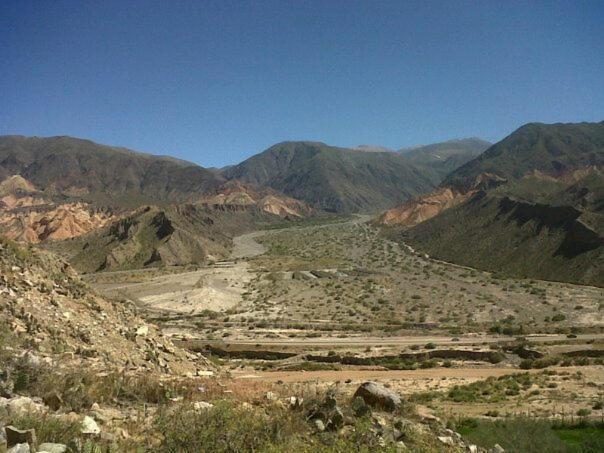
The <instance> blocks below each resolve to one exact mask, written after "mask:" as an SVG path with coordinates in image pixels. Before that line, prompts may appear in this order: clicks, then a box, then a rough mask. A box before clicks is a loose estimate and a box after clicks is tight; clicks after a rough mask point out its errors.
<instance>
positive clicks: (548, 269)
mask: <svg viewBox="0 0 604 453" xmlns="http://www.w3.org/2000/svg"><path fill="white" fill-rule="evenodd" d="M603 163H604V122H601V123H577V124H551V125H546V124H538V123H535V124H527V125H525V126H522V127H521V128H519V129H518V130H516V131H514V132H513V133H512V134H510V135H509V136H508V137H506V138H505V139H503V140H502V141H500V142H498V143H496V144H495V145H493V146H491V147H490V148H489V149H488V150H486V151H485V152H484V153H483V154H481V155H480V156H478V157H477V158H475V159H473V160H470V161H469V162H467V163H466V164H465V165H462V166H461V167H459V168H458V169H456V170H454V171H453V172H452V173H450V174H449V175H448V176H447V177H446V178H445V179H444V180H443V182H442V183H441V184H440V186H439V187H438V189H437V190H436V191H435V192H433V193H432V194H427V195H426V194H425V195H423V196H420V197H418V198H416V199H413V200H410V201H408V202H406V203H404V204H403V205H400V206H398V207H396V208H393V209H391V210H389V211H387V212H386V213H384V214H383V215H382V216H381V217H380V223H382V224H384V225H387V226H388V233H387V234H388V235H390V236H391V237H393V238H397V239H399V240H402V241H405V242H407V243H409V244H411V245H412V246H413V247H416V248H418V249H419V250H421V251H423V252H427V253H429V254H430V255H431V256H434V257H436V258H439V259H443V260H446V261H451V262H456V263H459V264H464V265H468V266H473V267H478V268H482V269H486V270H491V271H497V272H502V273H504V274H508V275H513V276H520V277H532V278H540V279H550V280H561V281H569V282H576V283H584V284H592V285H598V286H601V285H602V284H604V174H603V172H602V164H603Z"/></svg>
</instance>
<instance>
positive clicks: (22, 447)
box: [6, 444, 32, 453]
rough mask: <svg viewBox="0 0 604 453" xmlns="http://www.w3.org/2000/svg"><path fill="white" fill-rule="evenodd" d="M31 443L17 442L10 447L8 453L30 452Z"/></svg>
mask: <svg viewBox="0 0 604 453" xmlns="http://www.w3.org/2000/svg"><path fill="white" fill-rule="evenodd" d="M31 451H32V450H31V448H29V444H17V445H14V446H12V447H11V448H9V449H8V450H7V451H6V453H30V452H31Z"/></svg>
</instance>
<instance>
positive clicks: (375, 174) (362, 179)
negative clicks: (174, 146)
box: [0, 123, 604, 453]
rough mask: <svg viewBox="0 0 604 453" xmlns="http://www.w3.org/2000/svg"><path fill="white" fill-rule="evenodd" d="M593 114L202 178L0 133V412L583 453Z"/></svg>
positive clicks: (155, 427) (74, 145)
mask: <svg viewBox="0 0 604 453" xmlns="http://www.w3.org/2000/svg"><path fill="white" fill-rule="evenodd" d="M603 126H604V123H598V124H592V125H589V126H586V125H584V124H579V125H563V126H559V125H551V126H549V125H527V126H524V127H521V128H520V129H519V130H518V131H516V132H514V133H513V134H511V135H510V137H508V138H506V139H505V140H503V141H501V142H499V143H497V144H495V145H493V146H490V147H489V145H490V144H489V143H488V142H485V141H482V140H479V139H463V140H450V141H446V142H442V143H436V144H433V145H426V146H420V147H412V148H410V149H402V150H400V151H393V150H390V149H386V148H383V147H381V148H380V147H377V148H376V147H372V146H369V145H367V146H361V147H357V148H353V149H346V148H339V147H333V146H329V145H325V144H323V143H318V142H283V143H279V144H277V145H274V146H272V147H270V148H269V149H267V150H265V151H263V152H262V153H260V154H258V155H256V156H252V157H251V158H249V159H247V160H246V161H244V162H242V163H240V164H239V165H236V166H230V167H226V168H225V169H212V170H207V169H204V168H202V167H200V166H197V165H196V164H192V163H189V162H184V161H178V160H174V159H171V158H166V157H158V156H151V155H146V154H143V153H137V152H134V151H130V150H126V149H122V148H114V147H106V146H103V145H97V144H95V143H92V142H89V141H83V140H79V139H73V138H70V137H53V138H48V139H40V138H27V137H4V138H2V137H0V169H2V171H3V172H4V173H6V175H7V176H6V178H5V179H4V180H3V181H0V195H2V198H1V200H0V231H2V233H3V234H4V236H6V237H7V238H6V239H4V238H0V266H1V268H2V275H0V299H2V302H3V304H2V305H0V309H1V313H2V315H3V316H2V318H1V319H0V340H1V342H0V355H2V357H6V359H5V361H6V363H7V365H6V368H7V370H8V372H7V373H4V374H2V373H0V397H2V398H1V399H0V422H2V417H3V412H2V411H3V410H4V411H5V412H7V411H9V414H8V419H9V420H11V423H14V424H16V425H17V426H19V427H24V428H29V427H31V426H32V424H33V426H36V430H37V432H40V433H41V436H42V438H43V439H45V440H47V441H48V440H52V441H57V440H58V441H61V442H63V441H64V442H65V443H66V444H67V443H69V442H72V441H73V440H74V439H76V441H77V442H81V441H85V442H88V443H90V442H91V443H90V445H96V446H102V448H104V449H105V450H101V451H108V452H109V451H138V450H139V449H140V447H141V446H145V447H150V448H159V451H215V450H216V449H217V451H239V450H245V451H250V450H254V451H255V448H254V447H250V445H254V440H249V439H247V440H245V441H244V443H243V444H239V443H238V438H237V439H236V440H235V439H232V440H230V441H228V442H229V443H228V445H230V447H229V448H231V449H230V450H229V449H226V450H224V449H222V450H221V447H219V446H218V445H222V444H221V442H222V440H220V439H221V435H220V434H217V433H215V432H211V430H212V429H213V428H212V426H228V428H227V431H228V432H231V431H232V432H239V430H241V429H243V430H245V431H246V432H247V431H250V432H252V433H253V434H252V436H256V437H254V439H255V438H257V437H258V438H263V439H265V440H263V441H262V442H265V443H264V444H263V445H264V446H265V447H266V448H263V449H260V451H273V450H271V449H270V448H269V447H267V445H269V444H275V445H279V447H278V448H277V449H276V450H274V451H284V449H289V447H286V445H303V446H304V449H303V450H302V451H316V448H315V447H316V446H317V445H321V448H323V449H322V450H321V449H320V450H319V451H338V452H340V451H342V452H344V451H356V450H361V451H380V450H383V451H397V452H398V451H420V452H437V451H438V452H440V451H451V452H460V451H469V452H474V453H475V452H481V453H484V452H489V453H490V452H495V451H496V452H497V453H501V450H498V449H497V448H496V445H499V444H504V445H511V447H510V451H525V449H524V447H523V448H519V447H515V446H514V445H520V444H521V443H522V442H524V443H522V445H527V443H526V442H528V441H527V440H526V439H515V440H514V441H513V442H511V441H510V435H509V433H511V432H517V431H519V430H520V431H521V432H523V433H525V434H523V435H524V436H528V437H529V438H530V437H531V436H532V435H533V431H534V430H535V429H542V430H543V432H542V433H541V434H539V436H540V437H539V438H547V439H549V441H551V442H553V443H554V444H555V445H557V446H558V447H559V448H558V450H554V451H573V450H568V449H567V444H566V443H562V444H561V443H560V442H562V441H561V440H560V439H558V437H552V436H555V434H554V433H555V432H557V431H556V430H557V429H559V430H562V431H564V430H565V432H567V434H568V435H569V436H575V437H577V436H579V442H580V443H581V445H583V447H582V448H584V450H580V451H598V448H596V449H595V450H593V449H591V450H590V448H591V446H590V445H592V442H596V444H597V443H598V442H600V443H601V442H602V439H601V438H602V436H601V432H602V430H601V423H600V422H601V417H602V410H603V409H602V407H603V406H602V400H603V399H604V362H603V360H604V285H603V284H602V270H603V269H604V267H603V261H602V259H601V256H602V250H603V247H602V244H604V243H603V242H602V234H601V231H602V202H601V200H602V171H601V165H600V160H599V159H600V158H599V157H598V156H599V154H598V153H599V152H601V149H600V148H598V146H600V145H599V143H600V141H601V137H600V132H601V130H602V127H603ZM535 133H536V134H537V135H538V137H539V140H538V141H537V144H536V145H535V144H534V134H535ZM585 133H587V134H589V136H590V138H585V137H584V136H583V134H585ZM560 134H562V135H563V136H561V135H560ZM564 134H566V135H564ZM569 137H570V138H569ZM573 140H576V141H577V143H578V144H577V146H578V148H580V149H581V150H582V152H574V151H573V150H572V149H571V148H572V147H569V146H567V145H568V142H569V141H570V142H572V141H573ZM559 141H561V143H562V144H560V143H558V142H559ZM510 143H511V144H510ZM542 144H543V146H541V145H542ZM487 148H488V149H487ZM485 149H486V151H484V150H485ZM493 150H494V151H493ZM519 150H521V151H519ZM483 151H484V152H483ZM521 152H522V153H528V154H529V155H530V156H531V157H532V159H533V160H532V162H529V164H527V165H526V167H527V168H525V167H524V166H522V165H520V164H517V165H516V167H518V168H520V170H519V171H518V172H516V171H515V170H514V168H515V167H514V166H511V167H510V166H508V165H507V164H508V161H514V160H515V159H518V156H517V154H519V153H521ZM481 153H482V154H481ZM502 155H505V156H507V158H506V159H507V160H506V159H503V158H502V157H501V156H502ZM523 162H524V161H523ZM107 166H109V168H110V169H108V168H106V167H107ZM553 167H555V169H553ZM66 169H68V170H69V172H68V173H69V174H68V175H67V176H66V175H64V174H63V173H62V172H63V171H65V170H66ZM111 169H113V170H111ZM24 175H25V176H24ZM401 203H402V204H401ZM385 209H387V210H385ZM11 239H13V240H16V241H18V242H13V240H11ZM4 302H5V303H4ZM21 351H25V352H21ZM0 367H1V365H0ZM0 371H2V369H0ZM367 389H371V390H367ZM4 395H6V396H4ZM359 395H362V396H359ZM376 395H378V396H376ZM379 395H382V396H379ZM384 395H386V396H384ZM24 398H25V399H24ZM376 398H378V399H377V400H376ZM380 398H386V402H384V401H383V400H380ZM20 401H25V402H26V403H27V404H31V405H34V406H27V407H28V408H30V407H34V408H36V409H35V411H33V409H32V411H33V412H32V411H28V412H26V413H27V414H29V415H28V416H30V417H31V418H26V419H22V418H19V417H20V415H22V412H17V411H16V409H12V407H13V406H15V405H18V404H21V403H19V402H20ZM26 403H23V404H26ZM36 404H37V406H36ZM384 404H385V405H384ZM3 408H8V409H3ZM10 411H13V412H10ZM40 413H43V414H49V415H48V417H49V418H48V419H46V418H40V417H41V416H40ZM72 414H73V415H72ZM43 417H46V415H44V416H43ZM82 417H83V418H82ZM87 417H88V418H91V419H92V420H93V421H95V420H98V421H99V422H100V424H101V425H102V430H103V434H104V436H105V437H103V436H98V435H97V434H98V432H96V428H95V433H96V434H94V435H93V436H92V437H90V438H85V437H82V436H83V435H85V436H87V435H88V434H93V433H87V432H86V433H84V432H83V431H81V429H84V430H88V427H84V428H80V427H79V426H80V425H82V426H83V424H86V423H88V424H89V423H91V422H90V420H88V418H87ZM175 417H177V418H178V419H179V420H180V423H177V424H176V425H175V424H174V423H173V420H174V419H175ZM575 417H577V418H575ZM577 420H578V421H577ZM54 423H63V424H65V426H67V427H69V430H73V431H77V432H78V433H80V434H77V433H76V434H72V431H69V432H68V433H67V434H66V432H65V431H61V430H60V429H58V428H54V426H56V425H54ZM95 423H96V422H95ZM181 425H182V426H183V427H186V432H184V431H182V430H181V428H180V426H181ZM61 426H63V425H61ZM268 426H273V427H274V428H270V430H269V431H270V432H271V433H273V434H269V435H268V436H267V435H266V432H267V431H266V428H267V427H268ZM494 427H500V429H501V430H502V431H501V433H499V434H495V435H489V437H488V438H484V435H483V434H480V433H482V432H483V430H489V429H493V428H494ZM11 429H12V428H10V429H8V432H11V433H12V431H11ZM65 429H67V428H65ZM98 429H99V430H100V429H101V428H98ZM498 429H499V428H498ZM188 430H192V432H195V433H199V435H200V436H201V437H203V436H208V437H205V438H206V439H208V441H209V442H211V443H213V447H212V448H206V445H205V443H204V444H203V446H201V447H200V446H199V442H200V441H199V440H198V438H197V437H195V438H194V439H192V438H188V439H187V440H186V441H184V443H183V441H181V438H182V436H183V435H184V436H185V437H186V436H188ZM80 431H81V432H80ZM1 433H2V430H0V434H1ZM262 433H265V434H262ZM281 433H288V434H286V435H285V436H282V435H281ZM362 433H365V434H363V437H362V438H359V437H357V436H359V435H361V434H362ZM529 434H530V435H529ZM11 435H13V434H11ZM263 436H264V437H263ZM481 436H483V437H481ZM556 439H557V440H556ZM10 442H11V444H12V443H14V442H15V441H14V440H11V441H10ZM27 444H28V445H35V442H34V440H32V439H30V440H29V441H28V443H27ZM70 445H71V444H70ZM233 445H238V446H239V447H240V448H239V447H237V448H235V447H233ZM241 445H243V446H241ZM369 445H371V446H372V447H371V448H370V447H369ZM1 446H2V439H0V448H1ZM193 446H194V447H193ZM172 447H174V448H172ZM66 448H70V450H68V451H70V452H71V451H74V452H78V453H79V452H82V451H85V450H84V444H80V445H79V446H78V445H76V446H69V447H67V445H66ZM99 448H101V447H99ZM368 448H369V449H368ZM531 448H532V447H531ZM531 448H529V450H528V451H540V450H539V449H538V448H536V449H535V448H532V449H531ZM63 451H64V450H63Z"/></svg>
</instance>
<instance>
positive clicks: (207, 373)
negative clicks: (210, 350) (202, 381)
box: [197, 370, 214, 377]
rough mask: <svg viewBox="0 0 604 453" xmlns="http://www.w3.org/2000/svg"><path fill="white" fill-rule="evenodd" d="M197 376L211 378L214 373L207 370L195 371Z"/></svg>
mask: <svg viewBox="0 0 604 453" xmlns="http://www.w3.org/2000/svg"><path fill="white" fill-rule="evenodd" d="M197 376H203V377H211V376H214V372H213V371H208V370H197Z"/></svg>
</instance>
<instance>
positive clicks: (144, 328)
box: [136, 325, 149, 337]
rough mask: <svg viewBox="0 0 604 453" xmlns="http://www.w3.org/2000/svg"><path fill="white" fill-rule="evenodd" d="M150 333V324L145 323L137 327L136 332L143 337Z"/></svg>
mask: <svg viewBox="0 0 604 453" xmlns="http://www.w3.org/2000/svg"><path fill="white" fill-rule="evenodd" d="M148 333H149V326H146V325H143V326H140V327H139V328H138V329H136V334H137V335H141V336H143V337H145V336H147V334H148Z"/></svg>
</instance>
